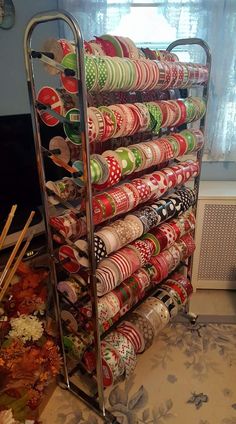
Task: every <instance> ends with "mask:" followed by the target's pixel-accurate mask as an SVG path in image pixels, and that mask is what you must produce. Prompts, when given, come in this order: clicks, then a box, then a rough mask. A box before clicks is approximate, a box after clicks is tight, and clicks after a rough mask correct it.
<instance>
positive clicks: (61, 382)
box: [58, 381, 68, 390]
mask: <svg viewBox="0 0 236 424" xmlns="http://www.w3.org/2000/svg"><path fill="white" fill-rule="evenodd" d="M58 386H59V387H60V389H62V390H68V387H67V385H66V384H65V383H64V382H63V381H59V382H58Z"/></svg>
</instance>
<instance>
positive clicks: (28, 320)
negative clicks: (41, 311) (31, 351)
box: [9, 315, 43, 343]
mask: <svg viewBox="0 0 236 424" xmlns="http://www.w3.org/2000/svg"><path fill="white" fill-rule="evenodd" d="M10 324H11V331H9V337H11V338H13V339H20V340H22V341H23V342H24V343H26V342H27V341H36V340H39V339H40V338H41V337H42V335H43V325H42V323H41V322H40V321H39V320H38V318H37V317H35V316H32V315H21V316H20V317H19V318H12V319H11V321H10Z"/></svg>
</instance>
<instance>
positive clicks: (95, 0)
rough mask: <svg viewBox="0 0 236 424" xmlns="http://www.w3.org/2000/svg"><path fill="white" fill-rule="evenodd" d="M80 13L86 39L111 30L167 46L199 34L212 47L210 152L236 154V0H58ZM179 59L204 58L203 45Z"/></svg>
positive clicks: (222, 155)
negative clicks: (177, 40)
mask: <svg viewBox="0 0 236 424" xmlns="http://www.w3.org/2000/svg"><path fill="white" fill-rule="evenodd" d="M59 3H60V7H61V8H64V9H67V10H68V11H70V12H71V13H73V15H74V16H76V17H77V19H78V21H79V23H80V25H81V28H82V31H83V33H84V37H85V39H91V38H93V37H94V35H99V34H102V33H103V34H104V33H111V34H116V35H119V34H120V35H123V36H128V37H130V38H131V39H132V40H133V41H134V42H136V43H137V44H138V45H139V46H143V47H145V46H150V47H153V48H158V49H163V48H166V46H167V45H168V44H169V43H170V42H172V41H174V40H175V39H178V38H189V37H199V38H202V39H204V40H206V41H207V42H208V43H209V46H210V48H211V51H212V75H211V85H210V98H209V107H208V115H207V143H208V149H209V152H210V157H211V158H213V159H221V160H236V106H235V105H236V84H235V74H236V72H235V71H236V38H235V28H236V1H235V0H160V1H154V0H153V1H151V0H149V1H144V0H143V1H140V0H134V1H131V0H130V1H118V0H80V1H79V2H78V0H59ZM177 53H178V56H179V58H180V60H183V61H193V62H200V61H202V51H201V49H200V48H197V47H192V48H189V49H187V50H186V49H185V50H183V49H182V50H180V51H177Z"/></svg>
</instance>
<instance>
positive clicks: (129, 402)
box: [41, 323, 236, 424]
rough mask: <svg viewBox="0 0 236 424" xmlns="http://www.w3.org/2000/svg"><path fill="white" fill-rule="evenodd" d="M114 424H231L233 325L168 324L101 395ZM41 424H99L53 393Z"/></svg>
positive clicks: (235, 423) (234, 406)
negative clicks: (131, 368) (125, 375)
mask: <svg viewBox="0 0 236 424" xmlns="http://www.w3.org/2000/svg"><path fill="white" fill-rule="evenodd" d="M105 395H106V404H107V409H109V410H110V412H111V413H112V414H113V415H114V416H115V417H116V418H117V422H119V423H120V424H167V423H168V424H169V423H170V424H172V423H173V424H182V423H187V422H188V423H189V424H236V326H235V325H223V324H222V325H220V324H208V325H202V324H201V325H200V324H199V325H198V324H197V325H195V326H191V325H189V324H188V323H187V324H182V323H181V324H172V325H171V326H169V327H168V328H167V329H165V331H163V332H162V333H161V334H160V335H159V337H158V339H157V340H156V342H155V343H154V345H153V346H152V347H151V348H150V349H149V350H148V351H147V352H145V353H144V354H142V355H139V357H138V365H137V367H136V369H135V373H134V374H133V375H132V376H131V377H130V378H129V379H128V380H126V381H124V382H122V383H119V384H117V385H116V386H114V387H112V388H111V389H109V390H107V391H106V393H105ZM41 420H42V423H43V424H79V423H80V424H100V423H101V422H102V420H101V419H100V418H99V417H97V416H96V415H95V414H94V413H93V412H91V411H89V410H88V409H87V408H86V407H85V406H84V405H83V404H82V403H81V402H80V401H78V400H77V399H76V398H74V397H73V396H72V395H70V394H69V393H67V392H65V391H62V390H61V389H59V388H58V389H57V390H56V392H55V394H54V395H53V397H52V399H51V400H50V402H49V403H48V405H47V407H46V409H45V410H44V412H43V414H42V416H41Z"/></svg>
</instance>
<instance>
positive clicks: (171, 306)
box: [155, 288, 179, 318]
mask: <svg viewBox="0 0 236 424" xmlns="http://www.w3.org/2000/svg"><path fill="white" fill-rule="evenodd" d="M155 297H157V298H158V299H160V300H161V301H162V302H163V303H164V304H165V305H166V307H167V308H168V311H169V313H170V317H171V318H174V317H175V316H176V315H177V314H178V312H179V306H178V304H177V302H176V300H175V299H174V298H172V297H171V296H170V294H169V293H168V292H167V291H166V290H163V289H161V288H160V289H159V290H158V291H157V292H156V295H155Z"/></svg>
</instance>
